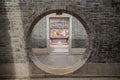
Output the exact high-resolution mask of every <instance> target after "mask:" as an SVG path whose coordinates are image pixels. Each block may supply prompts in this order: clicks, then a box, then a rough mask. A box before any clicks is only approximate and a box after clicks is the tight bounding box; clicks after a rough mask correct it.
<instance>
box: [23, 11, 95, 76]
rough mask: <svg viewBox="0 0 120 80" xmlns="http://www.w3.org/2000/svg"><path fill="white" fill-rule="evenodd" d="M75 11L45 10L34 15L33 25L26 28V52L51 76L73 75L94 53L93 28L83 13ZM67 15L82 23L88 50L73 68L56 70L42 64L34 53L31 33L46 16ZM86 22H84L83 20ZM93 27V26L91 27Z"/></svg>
mask: <svg viewBox="0 0 120 80" xmlns="http://www.w3.org/2000/svg"><path fill="white" fill-rule="evenodd" d="M74 10H75V9H70V10H63V9H53V10H51V9H50V10H44V11H43V12H42V13H41V14H40V13H39V14H38V13H37V12H36V14H37V15H34V16H33V17H32V19H31V24H30V23H29V25H28V27H26V29H25V38H26V51H27V53H28V55H29V58H30V59H31V60H32V62H33V63H34V64H35V65H36V66H37V67H38V68H39V69H41V70H43V71H45V72H47V73H50V74H53V75H65V74H69V73H72V72H74V71H76V70H77V69H79V68H80V67H82V66H83V65H84V64H85V62H86V61H87V60H88V58H89V56H90V53H91V51H92V43H93V41H92V36H93V35H92V33H93V32H92V30H91V29H90V27H91V26H92V25H91V24H90V23H89V22H85V21H87V20H85V19H86V18H85V15H83V14H82V12H80V11H79V12H76V11H74ZM62 12H64V13H67V14H70V15H72V16H74V17H76V18H77V19H78V20H79V21H80V22H81V23H82V25H83V26H84V28H85V30H86V32H87V35H88V45H87V49H86V51H85V53H84V55H83V56H82V58H81V59H80V60H79V61H78V62H76V63H75V64H74V65H72V66H68V67H65V68H55V67H52V66H47V65H45V64H43V63H41V62H40V61H39V60H38V59H37V57H36V56H35V55H34V54H33V53H32V48H31V42H30V37H31V32H32V29H33V28H34V26H35V24H36V23H37V22H38V21H39V20H40V19H41V18H43V17H45V16H46V15H48V14H51V13H62ZM82 17H83V18H84V20H83V18H82ZM90 25H91V26H90Z"/></svg>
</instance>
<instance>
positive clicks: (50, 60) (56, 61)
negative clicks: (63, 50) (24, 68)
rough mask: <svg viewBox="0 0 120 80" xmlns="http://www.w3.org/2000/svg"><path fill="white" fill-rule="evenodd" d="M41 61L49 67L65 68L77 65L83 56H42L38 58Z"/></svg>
mask: <svg viewBox="0 0 120 80" xmlns="http://www.w3.org/2000/svg"><path fill="white" fill-rule="evenodd" d="M37 57H38V58H39V60H40V61H41V62H42V63H44V64H46V65H49V66H53V67H57V68H64V67H67V66H71V65H73V64H75V63H76V62H77V61H78V60H79V59H80V57H81V55H60V53H59V55H57V54H56V55H41V56H37Z"/></svg>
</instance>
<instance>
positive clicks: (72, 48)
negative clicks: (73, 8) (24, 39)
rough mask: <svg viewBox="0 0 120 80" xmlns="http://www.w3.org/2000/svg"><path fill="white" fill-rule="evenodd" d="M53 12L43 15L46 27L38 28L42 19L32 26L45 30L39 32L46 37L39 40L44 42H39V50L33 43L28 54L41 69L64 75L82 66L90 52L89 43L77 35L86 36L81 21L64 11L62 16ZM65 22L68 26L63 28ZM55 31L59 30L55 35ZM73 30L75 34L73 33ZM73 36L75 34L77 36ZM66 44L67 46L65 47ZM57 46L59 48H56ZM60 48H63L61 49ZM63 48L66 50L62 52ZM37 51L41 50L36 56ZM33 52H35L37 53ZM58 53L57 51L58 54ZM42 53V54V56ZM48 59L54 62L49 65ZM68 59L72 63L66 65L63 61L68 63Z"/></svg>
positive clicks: (34, 31)
mask: <svg viewBox="0 0 120 80" xmlns="http://www.w3.org/2000/svg"><path fill="white" fill-rule="evenodd" d="M55 14H56V13H53V14H50V15H47V16H44V17H45V18H44V19H45V21H46V22H47V23H46V27H44V28H45V29H42V28H40V27H41V26H40V25H41V24H39V23H40V22H39V21H42V19H41V20H39V21H38V23H36V25H35V26H34V27H36V26H39V29H38V28H37V29H36V30H42V31H43V30H45V32H44V34H41V36H42V37H43V36H45V37H46V38H45V39H44V40H42V41H41V42H42V44H43V42H44V43H45V45H43V46H42V45H41V44H40V45H41V47H39V48H41V49H39V50H38V49H35V48H36V47H35V45H34V49H33V48H31V50H29V54H30V58H31V59H32V61H33V63H34V64H35V65H36V66H37V67H39V68H40V69H41V70H43V71H45V72H47V73H50V74H54V75H65V74H69V73H72V72H74V71H76V70H77V69H79V68H80V67H81V66H83V64H84V63H85V62H86V61H87V59H88V57H89V53H90V50H89V48H90V47H89V45H88V44H89V42H88V40H82V39H80V38H79V37H78V36H80V37H81V38H86V37H85V36H86V35H87V31H86V30H85V29H84V26H83V25H82V23H81V22H80V21H79V20H77V19H76V18H75V17H74V16H72V15H69V14H66V13H64V16H63V15H62V14H59V15H57V14H56V16H55ZM68 15H69V16H68ZM48 16H49V17H48ZM51 16H52V17H51ZM71 16H72V17H73V18H72V19H71ZM66 17H67V18H66ZM67 20H68V22H67ZM76 20H77V21H76ZM74 21H75V22H74ZM65 22H66V23H68V26H69V27H68V28H65V25H66V24H65ZM42 23H43V22H42ZM74 23H75V24H77V27H74V26H75V24H74ZM78 23H79V25H78ZM51 25H52V26H51ZM54 25H55V26H54ZM81 26H82V28H81V30H80V29H79V27H81ZM42 27H43V26H42ZM51 27H52V28H51ZM34 29H35V28H34ZM34 29H33V32H32V33H31V35H32V36H34V37H35V35H34V34H36V32H37V31H36V30H34ZM57 29H58V30H57ZM60 29H61V31H60ZM76 30H78V31H76ZM57 31H59V33H58V35H57ZM85 31H86V32H85ZM75 32H76V34H77V35H75ZM79 32H82V33H80V34H78V33H79ZM83 32H84V33H83ZM45 33H46V34H45ZM62 33H63V35H61V34H62ZM83 34H86V35H85V36H84V35H83ZM55 35H56V36H55ZM39 36H40V35H39ZM75 36H77V38H76V37H75ZM36 38H37V37H36ZM74 38H75V39H74ZM87 38H88V36H87ZM33 39H34V38H33ZM73 39H74V40H73ZM88 39H89V38H88ZM32 41H33V43H31V42H30V44H34V42H35V39H34V40H32ZM39 41H40V40H38V42H39ZM85 41H87V42H86V43H85V44H87V45H86V46H85V45H83V43H84V42H85ZM75 43H76V44H75ZM81 44H82V47H81ZM37 45H38V43H37ZM29 46H31V45H29ZM66 46H67V48H66ZM83 46H84V47H83ZM37 48H38V47H37ZM43 48H46V49H45V50H44V49H43ZM58 48H59V50H57V49H58ZM61 48H63V49H61ZM53 49H54V50H53ZM42 50H43V51H42ZM64 50H67V52H63V51H64ZM51 51H53V52H51ZM54 51H58V52H54ZM59 51H62V52H59ZM37 52H41V53H42V54H41V53H39V54H40V56H39V57H38V56H37V55H38V53H37ZM35 53H37V55H36V54H35ZM44 53H46V54H44ZM51 53H55V54H51ZM58 53H59V55H58ZM64 53H67V54H64ZM79 53H80V54H79ZM43 54H44V56H43ZM46 55H47V56H46ZM56 55H57V56H56ZM41 56H42V57H41ZM51 56H52V57H51ZM60 56H62V57H60ZM65 56H67V57H65ZM68 56H69V57H68ZM71 56H72V57H74V58H75V59H76V60H73V58H70V57H71ZM75 56H77V57H75ZM46 57H47V58H46ZM45 58H46V59H47V60H46V59H45ZM55 58H56V59H55ZM50 59H52V60H53V59H54V62H53V61H52V62H51V63H56V64H54V65H53V64H52V65H50ZM58 59H61V61H60V62H59V61H58ZM67 59H68V60H67ZM70 60H71V62H69V63H72V64H68V65H66V64H65V63H64V62H65V61H66V63H68V61H70ZM56 61H58V62H56ZM72 61H73V62H72ZM45 62H49V63H48V64H47V63H45ZM62 62H63V64H62ZM57 64H62V66H61V65H60V66H56V65H57Z"/></svg>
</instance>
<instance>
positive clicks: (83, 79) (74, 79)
mask: <svg viewBox="0 0 120 80" xmlns="http://www.w3.org/2000/svg"><path fill="white" fill-rule="evenodd" d="M31 80H120V78H42V79H31Z"/></svg>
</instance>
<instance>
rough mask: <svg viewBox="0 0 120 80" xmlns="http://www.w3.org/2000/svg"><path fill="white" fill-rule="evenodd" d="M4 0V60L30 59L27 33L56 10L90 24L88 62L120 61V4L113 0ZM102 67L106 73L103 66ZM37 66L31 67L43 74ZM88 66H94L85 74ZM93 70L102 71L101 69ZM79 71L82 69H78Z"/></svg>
mask: <svg viewBox="0 0 120 80" xmlns="http://www.w3.org/2000/svg"><path fill="white" fill-rule="evenodd" d="M0 1H1V2H0V63H10V62H12V63H18V62H19V63H26V62H27V59H29V57H28V56H27V55H28V53H27V52H30V51H29V47H30V46H29V43H28V42H29V38H28V39H26V36H27V35H28V36H27V37H29V34H28V33H31V31H32V29H33V27H34V25H35V24H36V22H37V21H38V20H39V19H41V18H42V17H43V16H45V15H47V14H48V13H51V11H54V10H61V11H63V12H67V13H70V14H71V15H73V16H76V17H77V18H78V19H79V20H81V21H82V23H83V24H84V25H86V26H85V29H86V31H87V33H88V40H89V42H90V46H91V48H90V50H91V55H90V57H89V59H88V63H107V64H108V63H120V14H118V13H116V11H117V12H120V11H119V10H120V7H119V4H117V6H115V5H114V6H113V7H112V4H111V1H110V0H109V1H108V0H103V1H104V2H102V3H101V2H89V1H88V2H87V3H86V2H84V3H81V0H65V2H64V0H50V1H46V0H43V1H41V2H31V0H22V1H21V2H19V1H20V0H16V1H15V2H6V3H5V2H4V1H6V0H0ZM96 1H100V0H96ZM87 4H89V5H90V7H89V6H88V5H87ZM79 16H80V17H81V18H79ZM29 60H30V59H29ZM31 64H32V63H31ZM32 65H33V64H32ZM104 65H105V64H104ZM108 66H109V65H108ZM111 66H112V65H111ZM111 66H110V67H111ZM116 66H117V65H116ZM0 67H1V66H0ZM6 67H7V68H6V69H5V70H8V67H9V66H6ZM12 67H14V66H12ZM23 67H24V66H23ZM23 67H22V68H23ZM17 68H19V67H16V69H17ZM22 68H21V69H22ZM99 68H100V69H99V72H101V74H102V71H103V70H101V67H99ZM32 69H33V68H32ZM35 69H36V67H35ZM107 69H108V68H107ZM109 69H110V70H108V71H107V70H106V71H105V72H103V73H104V74H105V75H106V74H107V73H109V71H111V68H109ZM112 69H113V71H111V74H112V72H114V73H115V74H117V73H116V72H117V71H119V68H118V69H114V68H112ZM10 70H11V69H10ZM10 70H8V72H9V71H10ZM37 70H38V69H36V72H35V71H34V70H31V73H38V74H39V72H37ZM85 70H91V67H90V66H89V68H87V69H86V68H85V69H84V70H83V74H84V71H85ZM114 70H115V71H114ZM2 71H3V73H4V69H3V70H1V71H0V73H1V74H2ZM13 71H14V70H13ZM21 71H22V70H21ZM23 71H24V70H23ZM93 71H95V73H98V74H99V72H98V71H97V70H93ZM19 72H20V71H18V73H19ZM78 72H81V71H79V70H78ZM89 73H92V72H91V71H90V72H89ZM89 73H88V74H89ZM4 74H7V72H6V73H4ZM76 74H77V73H76ZM78 74H79V73H78ZM108 75H109V74H108Z"/></svg>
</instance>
